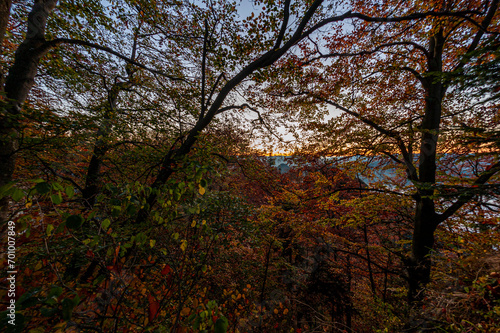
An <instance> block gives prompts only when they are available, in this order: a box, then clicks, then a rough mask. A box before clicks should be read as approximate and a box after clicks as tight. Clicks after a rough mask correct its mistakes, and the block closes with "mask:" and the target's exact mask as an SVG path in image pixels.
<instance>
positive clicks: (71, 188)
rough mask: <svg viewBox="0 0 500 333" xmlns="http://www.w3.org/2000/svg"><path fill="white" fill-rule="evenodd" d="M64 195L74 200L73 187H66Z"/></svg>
mask: <svg viewBox="0 0 500 333" xmlns="http://www.w3.org/2000/svg"><path fill="white" fill-rule="evenodd" d="M64 193H66V195H67V196H68V198H70V199H71V198H73V195H75V189H74V187H73V186H66V188H65V189H64Z"/></svg>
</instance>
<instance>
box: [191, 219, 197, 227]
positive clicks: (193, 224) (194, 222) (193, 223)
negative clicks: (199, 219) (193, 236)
mask: <svg viewBox="0 0 500 333" xmlns="http://www.w3.org/2000/svg"><path fill="white" fill-rule="evenodd" d="M191 227H192V228H194V227H196V221H195V220H193V222H191Z"/></svg>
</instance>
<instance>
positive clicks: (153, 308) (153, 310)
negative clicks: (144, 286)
mask: <svg viewBox="0 0 500 333" xmlns="http://www.w3.org/2000/svg"><path fill="white" fill-rule="evenodd" d="M148 301H149V321H150V322H151V321H153V319H155V318H156V316H157V315H158V310H160V302H158V301H157V300H156V299H155V298H154V296H152V295H151V294H148Z"/></svg>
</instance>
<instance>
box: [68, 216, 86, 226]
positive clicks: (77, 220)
mask: <svg viewBox="0 0 500 333" xmlns="http://www.w3.org/2000/svg"><path fill="white" fill-rule="evenodd" d="M82 224H83V217H81V216H80V215H71V216H69V217H68V218H67V219H66V227H68V229H78V228H80V227H81V226H82Z"/></svg>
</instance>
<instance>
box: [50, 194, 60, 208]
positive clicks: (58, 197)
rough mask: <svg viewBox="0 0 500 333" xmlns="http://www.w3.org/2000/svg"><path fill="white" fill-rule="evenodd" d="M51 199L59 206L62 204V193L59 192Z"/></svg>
mask: <svg viewBox="0 0 500 333" xmlns="http://www.w3.org/2000/svg"><path fill="white" fill-rule="evenodd" d="M50 199H51V200H52V202H53V203H54V205H59V204H60V203H61V202H62V196H61V192H57V193H56V194H52V195H51V196H50Z"/></svg>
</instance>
